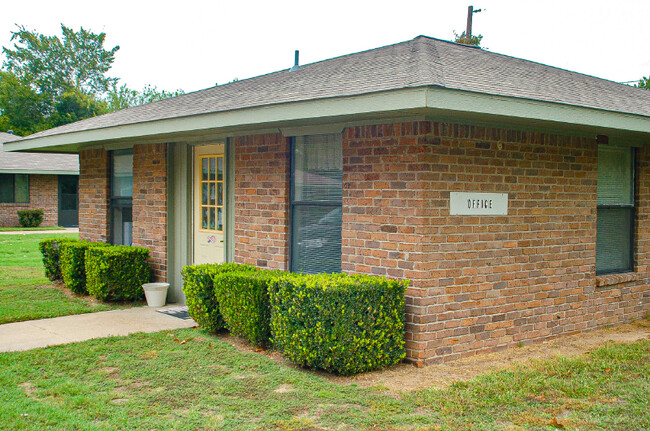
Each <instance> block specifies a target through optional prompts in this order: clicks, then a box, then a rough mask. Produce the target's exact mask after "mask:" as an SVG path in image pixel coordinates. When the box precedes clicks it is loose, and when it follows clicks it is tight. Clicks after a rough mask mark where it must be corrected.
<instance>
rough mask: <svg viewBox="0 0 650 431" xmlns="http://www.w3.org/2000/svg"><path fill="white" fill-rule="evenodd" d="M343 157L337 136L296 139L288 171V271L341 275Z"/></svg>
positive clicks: (338, 136)
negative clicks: (289, 234) (336, 273)
mask: <svg viewBox="0 0 650 431" xmlns="http://www.w3.org/2000/svg"><path fill="white" fill-rule="evenodd" d="M342 181H343V153H342V144H341V136H340V135H339V134H329V135H313V136H305V137H304V138H303V137H299V138H296V139H295V140H294V142H293V148H292V168H291V234H292V235H291V238H292V239H291V270H292V271H294V272H304V273H310V274H314V273H324V272H326V273H332V272H341V218H342V208H341V202H342V197H343V183H342Z"/></svg>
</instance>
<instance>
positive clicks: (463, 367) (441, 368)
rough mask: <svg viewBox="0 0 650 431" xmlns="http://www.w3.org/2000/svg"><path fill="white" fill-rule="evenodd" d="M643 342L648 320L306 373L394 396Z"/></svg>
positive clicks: (241, 345) (269, 353)
mask: <svg viewBox="0 0 650 431" xmlns="http://www.w3.org/2000/svg"><path fill="white" fill-rule="evenodd" d="M219 338H220V339H221V340H223V341H225V342H227V343H229V344H231V345H233V346H235V347H236V348H237V349H239V350H241V351H249V352H257V353H258V354H261V355H264V356H266V357H268V358H270V359H272V360H274V361H276V362H279V363H282V364H285V365H287V366H291V367H295V365H293V364H292V363H291V362H289V361H288V360H287V359H285V358H284V357H283V356H282V355H280V354H279V353H278V352H276V351H273V350H264V351H260V349H257V348H255V347H253V346H251V345H250V344H248V343H246V341H243V340H241V339H239V338H237V337H233V336H231V335H228V334H220V335H219ZM643 339H650V322H648V321H641V322H636V323H632V324H628V325H622V326H617V327H614V328H607V329H600V330H597V331H591V332H583V333H579V334H574V335H565V336H560V337H557V338H554V339H552V340H548V341H544V342H541V343H537V344H532V345H530V346H525V347H511V348H508V349H505V350H502V351H500V352H495V353H485V354H478V355H475V356H471V357H469V358H465V359H459V360H456V361H450V362H446V363H443V364H434V365H428V366H425V367H423V368H416V367H415V366H413V365H411V364H406V363H403V364H398V365H396V366H393V367H390V368H388V369H385V370H381V371H373V372H369V373H363V374H360V375H357V376H352V377H338V376H333V375H331V374H328V373H325V372H319V371H307V372H310V373H315V374H317V375H320V376H322V377H324V378H326V379H328V380H330V381H333V382H336V383H339V384H343V385H349V384H353V383H354V384H356V385H358V386H361V387H371V386H374V387H381V388H386V390H387V391H388V392H391V393H399V392H402V391H414V390H418V389H425V388H431V387H433V388H438V389H443V388H446V387H448V386H449V385H451V384H452V383H454V382H457V381H465V380H469V379H471V378H473V377H475V376H477V375H479V374H483V373H486V372H489V371H498V370H502V369H504V368H508V367H510V366H512V365H513V364H516V363H522V362H526V361H529V360H531V359H551V358H553V357H555V356H576V355H583V354H585V353H588V352H589V351H591V350H594V349H597V348H598V347H601V346H602V345H603V344H605V343H607V342H615V343H632V342H635V341H639V340H643Z"/></svg>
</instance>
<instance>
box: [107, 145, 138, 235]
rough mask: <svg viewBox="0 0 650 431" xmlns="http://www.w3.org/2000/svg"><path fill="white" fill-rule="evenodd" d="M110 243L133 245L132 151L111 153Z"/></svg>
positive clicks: (130, 149)
mask: <svg viewBox="0 0 650 431" xmlns="http://www.w3.org/2000/svg"><path fill="white" fill-rule="evenodd" d="M111 242H112V243H113V244H119V245H131V244H132V243H133V149H132V148H129V149H125V150H115V151H111Z"/></svg>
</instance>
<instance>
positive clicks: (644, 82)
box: [634, 76, 650, 90]
mask: <svg viewBox="0 0 650 431" xmlns="http://www.w3.org/2000/svg"><path fill="white" fill-rule="evenodd" d="M634 86H635V87H639V88H645V89H646V90H650V76H644V77H643V78H641V79H640V80H639V82H638V83H637V84H635V85H634Z"/></svg>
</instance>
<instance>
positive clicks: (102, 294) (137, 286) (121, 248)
mask: <svg viewBox="0 0 650 431" xmlns="http://www.w3.org/2000/svg"><path fill="white" fill-rule="evenodd" d="M85 254H86V276H87V283H86V286H87V288H88V293H90V294H91V295H92V296H94V297H95V298H97V299H100V300H102V301H133V300H136V299H142V298H143V297H144V290H143V289H142V285H143V284H144V283H148V282H149V278H150V277H151V268H150V267H149V263H148V262H147V259H148V258H149V250H148V249H146V248H142V247H132V246H128V245H113V246H110V247H89V248H87V249H86V250H85Z"/></svg>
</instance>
